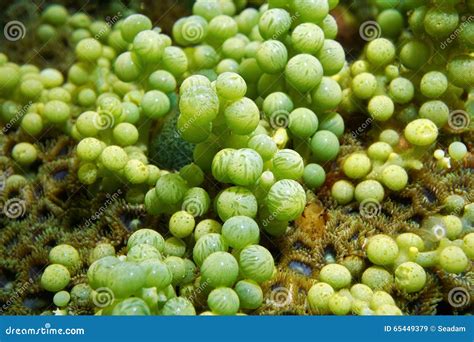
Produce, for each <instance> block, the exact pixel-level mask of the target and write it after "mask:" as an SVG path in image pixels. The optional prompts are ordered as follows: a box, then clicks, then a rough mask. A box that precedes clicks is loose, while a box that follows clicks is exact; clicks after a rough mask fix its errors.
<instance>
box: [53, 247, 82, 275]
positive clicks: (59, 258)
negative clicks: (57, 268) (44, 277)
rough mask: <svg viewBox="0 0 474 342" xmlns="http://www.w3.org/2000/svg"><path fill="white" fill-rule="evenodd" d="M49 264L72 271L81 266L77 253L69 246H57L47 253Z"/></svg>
mask: <svg viewBox="0 0 474 342" xmlns="http://www.w3.org/2000/svg"><path fill="white" fill-rule="evenodd" d="M49 262H50V263H52V264H60V265H63V266H66V267H67V268H68V269H69V270H74V269H75V268H77V267H79V266H80V265H81V257H80V256H79V252H78V251H77V250H76V249H75V248H74V247H72V246H70V245H58V246H56V247H53V248H52V249H51V251H49Z"/></svg>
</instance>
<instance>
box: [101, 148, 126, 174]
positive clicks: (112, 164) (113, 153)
mask: <svg viewBox="0 0 474 342" xmlns="http://www.w3.org/2000/svg"><path fill="white" fill-rule="evenodd" d="M100 159H101V161H102V163H103V165H104V167H106V168H107V169H109V170H110V171H118V170H121V169H123V168H124V167H125V165H127V162H128V156H127V153H126V152H125V151H124V150H123V149H122V148H121V147H119V146H114V145H112V146H107V147H106V148H104V149H103V150H102V153H101V155H100Z"/></svg>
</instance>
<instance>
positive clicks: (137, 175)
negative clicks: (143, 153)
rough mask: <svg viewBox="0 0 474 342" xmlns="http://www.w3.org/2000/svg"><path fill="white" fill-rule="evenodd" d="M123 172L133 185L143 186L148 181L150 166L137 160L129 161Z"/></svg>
mask: <svg viewBox="0 0 474 342" xmlns="http://www.w3.org/2000/svg"><path fill="white" fill-rule="evenodd" d="M123 172H124V175H125V178H126V179H127V180H128V181H129V182H130V183H131V184H143V183H145V182H146V181H147V180H148V166H147V165H145V164H144V163H142V162H141V161H140V160H137V159H130V160H129V161H127V164H125V167H124V169H123Z"/></svg>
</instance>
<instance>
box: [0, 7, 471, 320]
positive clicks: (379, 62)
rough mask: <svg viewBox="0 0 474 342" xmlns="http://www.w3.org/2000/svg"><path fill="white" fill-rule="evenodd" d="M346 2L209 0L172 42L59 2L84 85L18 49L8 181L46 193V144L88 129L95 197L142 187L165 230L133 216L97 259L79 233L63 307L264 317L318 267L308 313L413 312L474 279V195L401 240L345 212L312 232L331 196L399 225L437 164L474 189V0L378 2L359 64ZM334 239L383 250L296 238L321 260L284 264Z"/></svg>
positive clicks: (55, 15) (8, 92)
mask: <svg viewBox="0 0 474 342" xmlns="http://www.w3.org/2000/svg"><path fill="white" fill-rule="evenodd" d="M338 5H339V1H337V0H335V1H334V0H322V1H308V0H291V1H280V0H269V1H268V3H265V4H263V5H261V6H260V8H253V7H247V8H245V1H231V0H202V1H201V0H197V1H196V2H195V3H194V5H193V8H192V15H190V16H186V17H182V18H180V19H178V20H177V21H176V22H175V23H174V25H173V27H172V30H171V35H166V34H164V33H163V32H162V30H161V29H160V28H159V27H156V26H155V23H153V22H152V21H151V20H150V18H149V17H147V16H146V15H144V14H129V13H126V15H124V16H123V18H122V14H120V16H117V17H116V18H115V17H114V18H112V19H113V22H111V21H110V20H108V21H107V22H105V21H100V20H93V19H92V18H91V17H89V16H88V15H86V14H83V13H76V14H74V15H69V13H68V11H67V9H66V8H64V7H63V6H59V5H51V6H49V7H47V9H46V10H45V11H44V12H43V13H42V16H41V23H40V25H39V26H38V28H37V32H36V34H37V35H38V37H39V39H40V40H41V41H43V42H48V41H50V40H54V39H58V36H60V35H63V33H62V32H66V33H67V34H66V38H67V39H68V42H69V44H71V45H72V46H74V61H73V62H72V64H71V65H70V67H69V68H68V71H67V73H65V74H63V73H62V72H60V71H59V70H56V69H53V68H46V69H43V70H40V69H39V68H37V67H36V66H34V65H29V64H26V65H22V66H19V65H17V64H15V63H13V62H10V61H9V60H8V58H7V56H6V55H5V54H1V55H0V83H1V84H2V87H1V89H0V118H1V122H2V124H3V126H4V130H3V132H4V133H6V134H8V136H9V137H11V140H7V141H13V142H14V143H9V144H6V147H5V148H2V150H3V151H4V152H3V153H4V154H6V156H7V159H8V160H10V159H11V160H13V164H14V168H13V170H14V173H15V174H13V175H10V173H11V172H10V170H9V171H8V172H9V177H8V178H6V177H5V182H7V183H10V184H11V183H12V182H13V180H12V179H13V178H11V177H20V175H22V176H21V177H22V178H21V180H22V182H23V181H24V182H27V177H28V176H27V175H28V174H29V173H34V172H35V168H36V167H37V166H38V160H39V159H40V157H42V151H41V150H40V148H39V143H38V140H39V139H41V137H42V136H43V135H44V134H51V132H54V133H53V134H64V135H68V136H69V137H70V138H71V139H73V141H74V142H75V146H74V164H75V168H74V170H75V172H76V175H75V177H76V178H77V180H78V181H79V182H80V183H81V185H82V186H83V189H80V190H78V191H86V192H88V193H89V194H103V193H112V192H116V191H119V193H121V190H124V191H125V196H124V197H125V203H127V205H128V204H130V205H136V206H138V207H139V208H141V210H143V215H146V216H147V217H149V218H151V221H150V222H153V225H141V222H142V221H140V220H136V219H130V222H128V223H127V224H126V228H127V229H129V231H128V232H127V234H126V246H125V245H123V243H122V244H121V242H119V243H117V242H116V241H117V240H118V241H122V240H121V239H117V240H114V236H113V234H114V233H113V230H112V233H111V234H112V236H110V235H108V236H107V238H101V237H97V241H96V242H95V243H94V245H95V247H94V248H90V246H89V245H88V247H87V248H83V246H81V245H80V242H79V240H80V239H79V238H78V239H77V240H78V241H76V240H74V241H73V242H71V245H69V244H64V243H62V244H59V245H57V246H55V247H54V248H51V250H50V252H49V257H48V262H49V265H48V266H47V267H46V268H45V269H44V271H43V272H42V274H41V279H40V285H41V287H42V288H43V289H44V290H46V291H48V292H51V293H54V297H52V302H53V304H54V305H55V306H56V307H57V310H56V311H55V313H56V314H68V313H71V312H73V310H72V309H71V308H76V307H77V306H78V305H79V306H80V307H81V308H88V309H89V310H90V311H91V312H94V313H96V314H100V315H150V314H154V315H195V314H202V315H210V314H213V315H234V314H250V313H254V312H255V310H257V312H258V310H259V309H260V308H262V307H271V306H272V305H274V304H275V301H276V300H278V298H276V299H275V298H274V297H275V296H274V295H273V294H274V291H277V292H278V290H281V286H280V285H279V284H278V283H272V282H274V281H278V279H285V278H284V275H285V274H287V273H286V272H296V271H298V272H299V275H298V277H300V278H298V281H297V282H298V283H295V284H291V285H290V287H291V288H293V287H294V288H295V289H296V290H294V293H293V292H291V291H293V290H291V291H290V290H288V289H287V290H288V291H287V292H288V293H287V292H285V291H283V293H284V294H285V293H287V296H288V298H287V299H288V301H289V302H290V304H289V305H290V306H291V305H292V303H293V302H292V301H293V300H294V301H295V303H294V305H300V303H298V304H297V303H296V301H297V299H296V297H297V296H301V297H302V298H304V303H303V304H302V305H303V306H304V307H303V309H301V310H302V311H303V312H304V313H310V314H329V313H331V314H335V315H346V314H351V313H352V314H357V315H399V314H404V312H403V309H404V308H406V300H407V298H415V297H410V296H416V295H418V294H420V293H422V292H423V291H424V290H425V288H426V287H427V286H429V284H431V283H432V282H434V280H433V279H434V278H435V277H457V279H461V280H462V281H463V282H468V283H470V282H471V283H472V276H471V278H469V277H470V274H471V275H472V265H473V260H474V251H473V248H474V247H473V233H472V229H473V224H474V218H473V213H472V212H473V210H472V202H473V200H474V198H473V197H472V195H471V192H470V189H463V188H462V187H461V186H460V187H458V188H456V189H451V190H453V193H454V194H452V195H450V196H448V197H446V198H445V202H444V203H443V207H442V208H438V209H437V211H436V214H434V215H431V214H430V215H427V217H423V218H421V219H420V220H419V222H410V223H409V224H407V227H406V229H399V230H398V232H399V234H398V235H394V234H390V233H389V232H390V231H391V230H390V229H389V228H388V227H380V226H378V227H377V224H374V223H373V222H372V221H371V223H370V224H371V225H372V224H374V226H376V228H375V229H372V230H370V231H363V229H362V228H358V229H359V230H358V231H355V232H353V231H350V232H349V231H344V229H341V230H340V232H337V229H338V227H337V225H336V226H335V227H333V226H331V227H324V222H325V220H326V219H327V220H328V222H329V221H330V220H331V218H330V216H331V214H328V215H327V216H328V217H325V214H320V216H321V218H320V219H317V220H314V221H312V222H313V223H311V224H306V225H307V226H308V225H309V228H308V227H306V226H305V227H302V226H300V225H299V224H300V223H298V222H301V220H303V221H304V220H305V219H306V220H310V217H311V214H310V210H311V208H313V207H312V206H313V205H314V204H315V203H316V202H317V203H318V205H319V204H321V203H319V202H320V201H324V202H325V203H323V204H322V206H323V211H324V204H327V206H328V210H334V208H335V207H336V208H337V209H336V210H340V209H341V208H342V210H345V211H347V213H346V214H348V217H349V219H351V215H352V217H357V218H359V217H362V218H363V219H370V220H372V219H373V218H374V216H377V215H385V214H386V213H382V212H381V211H382V208H384V209H385V208H386V207H384V206H383V204H384V203H385V202H386V201H391V200H394V201H398V200H399V198H400V197H404V196H405V191H408V190H409V188H410V186H411V185H412V184H413V183H414V182H415V179H417V177H419V174H418V172H421V171H423V170H425V169H426V168H427V167H433V168H435V169H436V170H437V171H439V172H444V171H446V170H450V169H455V170H460V169H463V168H464V169H466V171H465V172H467V174H468V177H472V154H471V149H472V123H471V118H472V117H473V116H474V112H473V103H474V102H473V99H472V94H473V92H472V89H473V88H472V85H473V84H474V76H473V70H474V59H473V56H472V51H473V43H472V38H473V36H472V33H473V29H472V28H473V23H474V20H472V16H470V13H472V10H473V8H472V3H471V1H469V0H467V1H461V0H456V1H449V2H446V3H445V2H443V3H440V2H438V1H435V0H433V1H430V2H429V3H427V4H425V2H422V1H410V2H402V4H399V3H398V2H396V1H395V2H393V1H390V2H383V1H375V2H374V3H373V4H372V5H371V6H372V7H371V9H372V10H373V11H374V12H375V13H376V15H375V20H374V21H373V20H372V21H365V22H363V23H361V26H360V30H359V33H360V38H361V39H362V40H364V41H366V44H365V45H364V48H363V50H362V53H361V54H360V56H358V58H352V57H351V59H354V60H352V61H350V62H348V61H347V60H346V51H345V49H344V47H343V46H342V45H341V44H340V43H339V42H338V41H337V37H338V33H339V32H338V30H339V28H338V21H341V20H344V18H342V19H341V18H339V17H336V13H337V6H338ZM370 25H372V27H369V26H370ZM343 27H344V26H343ZM368 27H369V29H368ZM370 30H375V31H374V32H375V36H371V33H373V32H372V31H370ZM360 122H363V123H362V124H360ZM349 124H350V125H349ZM348 131H351V132H348ZM348 135H349V136H350V137H349V138H348ZM350 139H353V140H350ZM351 141H352V142H354V141H356V142H357V143H356V144H354V146H351V147H350V148H347V145H348V144H349V143H348V142H351ZM348 150H349V152H347V151H348ZM2 163H3V161H2ZM8 163H10V161H8ZM1 165H3V164H1ZM8 165H10V164H8ZM76 170H77V171H76ZM462 172H464V171H462ZM2 175H3V171H2ZM25 177H26V178H25ZM2 179H3V178H2ZM2 179H0V181H2ZM5 182H3V181H2V183H1V184H0V185H2V188H1V190H2V191H3V185H4V183H5ZM467 184H469V183H467ZM407 189H408V190H407ZM10 195H11V193H10V194H9V196H10ZM319 195H321V196H319ZM435 195H436V194H434V195H433V196H435ZM426 197H428V200H429V194H428V195H426ZM390 203H392V202H390ZM104 205H106V203H105V204H104ZM401 207H402V208H403V204H402V205H401ZM329 208H331V209H329ZM354 208H358V210H356V211H355V212H352V210H354ZM145 211H146V213H145ZM394 211H395V209H393V210H392V212H391V213H390V214H393V212H394ZM117 215H119V216H120V213H118V214H117ZM118 219H121V220H122V219H123V220H125V221H126V220H128V218H124V217H119V218H118ZM87 222H88V223H86V224H85V225H84V226H86V227H85V228H88V225H89V223H90V220H89V221H87ZM321 222H322V223H321ZM319 224H322V226H323V227H318V226H317V225H319ZM332 224H333V223H332ZM340 224H341V226H342V225H343V222H340ZM110 225H111V226H112V221H111V222H110ZM318 229H321V230H322V231H324V230H325V229H327V230H328V231H329V229H331V234H333V233H334V231H336V232H337V234H339V235H338V238H337V239H335V240H336V242H337V243H340V244H344V243H347V244H350V243H352V242H353V241H352V242H351V241H342V240H351V239H352V240H353V239H355V240H359V238H360V239H362V238H361V237H360V236H359V234H364V235H363V236H364V237H365V239H366V241H365V242H364V243H363V247H362V248H361V250H360V251H359V254H358V255H353V254H350V253H349V251H346V252H347V254H344V253H343V254H344V255H341V254H340V253H339V255H338V256H337V258H336V256H335V255H331V252H330V251H324V254H325V255H324V256H323V257H321V259H322V260H323V262H318V263H311V261H312V260H313V259H311V258H312V257H310V256H312V255H314V254H317V253H320V252H319V251H318V252H315V251H314V250H312V248H313V247H311V246H310V247H308V246H306V245H305V244H304V243H299V242H298V243H295V244H294V245H292V246H291V249H292V253H295V254H298V253H300V254H301V255H303V257H301V260H299V261H297V262H296V261H295V262H290V263H289V264H288V265H287V266H288V270H287V269H283V268H282V267H283V266H282V264H279V263H278V262H279V259H280V252H281V251H279V250H278V248H277V247H276V246H279V245H282V241H285V239H289V235H290V234H295V231H298V230H304V231H303V232H297V233H296V234H301V235H304V234H309V235H310V236H313V237H314V236H317V230H318ZM351 229H352V228H351ZM325 234H326V233H322V234H321V235H319V237H318V238H321V239H322V237H323V236H325ZM337 234H336V235H337ZM88 242H89V241H88ZM357 243H359V241H358V242H357ZM283 244H284V243H283ZM310 245H311V244H310ZM285 258H286V256H285V255H284V256H283V257H281V259H282V260H286V259H285ZM308 260H309V261H308ZM84 267H85V269H84ZM295 270H296V271H295ZM290 279H291V278H290ZM295 279H296V278H295ZM466 279H467V280H466ZM461 280H460V281H461ZM269 284H276V285H274V286H273V285H272V286H270V285H269ZM300 285H301V288H299V287H298V286H300ZM285 289H286V288H285ZM290 292H291V293H293V294H292V295H291V296H290V295H289V293H290ZM295 293H297V294H295ZM466 293H467V295H468V296H470V292H469V289H467V290H466ZM277 297H278V296H277ZM447 300H448V302H449V303H450V304H451V305H452V306H453V307H455V308H456V309H459V310H463V309H465V308H468V307H469V305H470V303H469V300H468V301H467V302H466V303H463V304H462V305H459V306H456V305H453V304H452V303H451V302H450V298H447ZM275 305H276V306H278V303H276V304H275ZM282 306H286V304H285V305H282ZM299 310H300V309H299Z"/></svg>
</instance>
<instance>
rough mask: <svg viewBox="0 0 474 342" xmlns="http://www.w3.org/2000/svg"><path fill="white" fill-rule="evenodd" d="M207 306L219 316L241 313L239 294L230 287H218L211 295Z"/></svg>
mask: <svg viewBox="0 0 474 342" xmlns="http://www.w3.org/2000/svg"><path fill="white" fill-rule="evenodd" d="M207 304H208V305H209V308H210V309H211V310H212V312H213V313H215V314H218V315H235V314H236V313H237V311H239V307H240V300H239V296H238V295H237V293H236V292H235V291H234V290H232V289H231V288H228V287H218V288H217V289H214V290H212V291H211V293H209V296H208V298H207Z"/></svg>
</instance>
